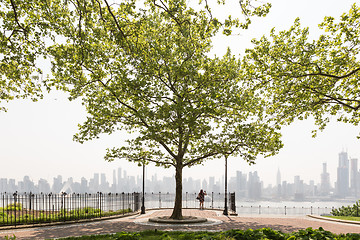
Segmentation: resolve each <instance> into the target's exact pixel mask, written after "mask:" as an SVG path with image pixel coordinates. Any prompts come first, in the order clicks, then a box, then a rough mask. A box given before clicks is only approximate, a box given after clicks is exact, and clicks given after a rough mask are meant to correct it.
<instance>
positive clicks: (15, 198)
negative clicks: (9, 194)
mask: <svg viewBox="0 0 360 240" xmlns="http://www.w3.org/2000/svg"><path fill="white" fill-rule="evenodd" d="M13 196H14V214H15V227H16V208H17V203H16V202H17V192H15V193H14V194H13Z"/></svg>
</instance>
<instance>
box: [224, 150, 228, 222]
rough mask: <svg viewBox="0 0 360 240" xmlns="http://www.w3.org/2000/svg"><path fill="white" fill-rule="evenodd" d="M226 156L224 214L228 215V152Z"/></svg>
mask: <svg viewBox="0 0 360 240" xmlns="http://www.w3.org/2000/svg"><path fill="white" fill-rule="evenodd" d="M224 156H225V207H224V213H223V214H224V215H225V216H227V215H228V206H227V157H228V155H227V154H224Z"/></svg>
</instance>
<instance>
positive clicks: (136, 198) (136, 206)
mask: <svg viewBox="0 0 360 240" xmlns="http://www.w3.org/2000/svg"><path fill="white" fill-rule="evenodd" d="M139 199H140V198H139V193H137V192H134V212H136V211H137V210H139V202H140V200H139Z"/></svg>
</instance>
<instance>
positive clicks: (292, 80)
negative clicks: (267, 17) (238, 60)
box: [242, 4, 360, 129]
mask: <svg viewBox="0 0 360 240" xmlns="http://www.w3.org/2000/svg"><path fill="white" fill-rule="evenodd" d="M319 26H320V28H321V29H322V30H324V33H323V34H322V35H321V36H319V38H318V39H316V40H311V39H309V30H308V28H302V27H301V26H300V20H299V19H296V20H295V24H294V25H293V26H292V27H291V28H290V29H289V30H287V31H281V32H279V33H276V32H275V30H274V29H273V30H272V31H271V33H270V39H269V38H267V37H265V36H264V37H262V38H261V39H259V40H253V44H254V48H253V49H248V50H247V55H246V56H245V57H244V59H243V65H242V66H243V70H244V73H245V74H246V75H247V78H248V79H249V81H250V80H251V81H252V82H253V83H254V85H257V86H258V87H259V89H261V90H262V91H263V93H264V95H265V94H266V96H267V99H268V100H269V102H270V103H269V106H271V107H269V108H268V111H269V113H270V114H273V115H274V116H275V115H276V116H277V117H278V119H279V121H285V122H291V121H293V120H294V119H296V118H299V119H303V118H307V117H308V116H310V115H312V116H314V118H315V121H316V124H318V125H319V126H320V129H323V128H324V127H325V126H326V124H327V123H328V122H329V120H330V119H331V117H332V116H333V117H335V118H337V120H339V121H343V122H349V123H351V124H354V125H358V123H359V121H360V84H359V81H360V61H359V60H360V59H359V53H360V8H359V7H358V6H357V5H356V4H354V5H352V7H351V9H350V11H349V12H348V13H344V14H343V15H342V16H341V18H340V20H338V21H336V20H335V18H333V17H325V19H324V21H323V23H321V24H320V25H319Z"/></svg>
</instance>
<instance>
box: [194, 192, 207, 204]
mask: <svg viewBox="0 0 360 240" xmlns="http://www.w3.org/2000/svg"><path fill="white" fill-rule="evenodd" d="M205 195H207V194H206V191H203V190H202V189H201V190H200V192H199V194H198V196H197V197H196V199H198V200H199V202H200V209H204V201H205Z"/></svg>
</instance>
